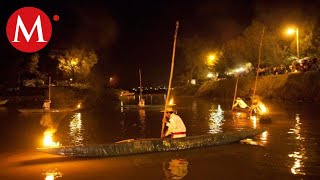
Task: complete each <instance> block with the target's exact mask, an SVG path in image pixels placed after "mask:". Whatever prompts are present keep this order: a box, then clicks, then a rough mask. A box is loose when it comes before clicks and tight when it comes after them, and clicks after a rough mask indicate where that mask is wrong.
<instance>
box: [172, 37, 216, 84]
mask: <svg viewBox="0 0 320 180" xmlns="http://www.w3.org/2000/svg"><path fill="white" fill-rule="evenodd" d="M178 47H179V48H181V51H182V58H181V60H182V61H181V62H178V65H179V63H180V65H183V66H184V68H183V72H181V73H180V76H179V77H180V79H181V80H182V79H184V81H189V82H190V81H191V79H193V78H203V77H202V76H203V73H201V72H203V71H204V70H205V69H206V68H207V66H206V60H207V55H208V53H209V52H210V51H209V50H210V44H209V42H207V41H206V40H204V39H201V38H200V37H199V36H193V37H190V38H184V39H182V40H181V43H180V44H178Z"/></svg>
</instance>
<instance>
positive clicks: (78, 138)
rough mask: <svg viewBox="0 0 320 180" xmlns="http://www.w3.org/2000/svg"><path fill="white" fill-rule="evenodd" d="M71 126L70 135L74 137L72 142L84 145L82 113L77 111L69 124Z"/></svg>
mask: <svg viewBox="0 0 320 180" xmlns="http://www.w3.org/2000/svg"><path fill="white" fill-rule="evenodd" d="M69 127H70V133H69V134H70V136H71V137H72V142H73V144H74V145H76V146H81V145H83V143H82V142H83V133H82V131H83V128H82V120H81V113H75V115H74V116H73V117H72V120H71V121H70V124H69Z"/></svg>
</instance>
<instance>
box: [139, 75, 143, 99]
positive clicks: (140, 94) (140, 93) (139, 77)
mask: <svg viewBox="0 0 320 180" xmlns="http://www.w3.org/2000/svg"><path fill="white" fill-rule="evenodd" d="M139 79H140V98H139V100H141V99H142V82H141V70H140V69H139Z"/></svg>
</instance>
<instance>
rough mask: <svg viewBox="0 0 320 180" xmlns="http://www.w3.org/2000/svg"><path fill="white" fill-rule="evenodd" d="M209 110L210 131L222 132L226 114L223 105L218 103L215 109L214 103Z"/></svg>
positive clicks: (212, 132)
mask: <svg viewBox="0 0 320 180" xmlns="http://www.w3.org/2000/svg"><path fill="white" fill-rule="evenodd" d="M209 112H210V114H209V133H211V134H214V133H218V132H222V124H223V121H224V116H223V110H222V109H221V106H220V105H218V107H217V108H216V109H215V107H214V106H213V105H212V106H211V108H210V109H209Z"/></svg>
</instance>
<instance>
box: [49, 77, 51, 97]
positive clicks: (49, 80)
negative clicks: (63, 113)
mask: <svg viewBox="0 0 320 180" xmlns="http://www.w3.org/2000/svg"><path fill="white" fill-rule="evenodd" d="M48 89H49V92H48V93H49V94H48V98H49V101H50V100H51V76H50V77H49V85H48Z"/></svg>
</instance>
